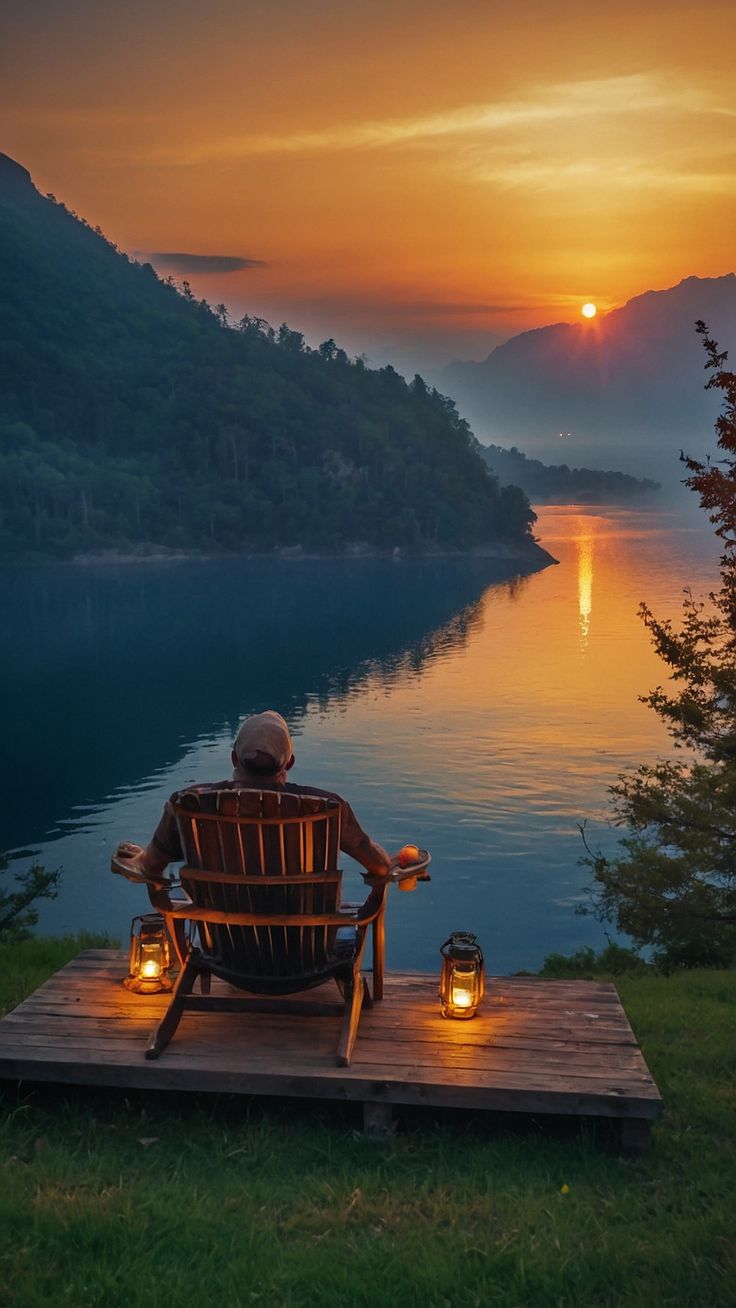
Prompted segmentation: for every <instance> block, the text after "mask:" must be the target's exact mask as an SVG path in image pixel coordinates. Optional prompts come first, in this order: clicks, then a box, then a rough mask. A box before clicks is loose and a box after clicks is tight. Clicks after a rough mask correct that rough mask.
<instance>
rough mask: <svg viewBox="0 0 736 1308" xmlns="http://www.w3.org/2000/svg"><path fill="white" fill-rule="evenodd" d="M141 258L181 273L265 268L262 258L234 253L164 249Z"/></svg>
mask: <svg viewBox="0 0 736 1308" xmlns="http://www.w3.org/2000/svg"><path fill="white" fill-rule="evenodd" d="M141 258H144V259H150V261H151V263H153V264H161V265H162V266H163V267H165V268H173V269H174V271H175V272H179V273H231V272H241V271H242V270H243V268H265V266H266V265H265V263H264V262H263V260H262V259H244V258H241V257H240V256H239V255H232V254H184V253H176V254H167V253H164V252H162V251H158V252H156V253H151V254H145V253H143V254H141Z"/></svg>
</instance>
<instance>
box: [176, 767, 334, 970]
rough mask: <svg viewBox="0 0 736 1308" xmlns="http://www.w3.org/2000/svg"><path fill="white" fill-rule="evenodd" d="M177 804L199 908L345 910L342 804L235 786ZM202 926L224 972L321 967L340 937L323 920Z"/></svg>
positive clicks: (204, 941) (206, 946)
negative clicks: (318, 922) (342, 898)
mask: <svg viewBox="0 0 736 1308" xmlns="http://www.w3.org/2000/svg"><path fill="white" fill-rule="evenodd" d="M173 804H174V812H175V815H176V820H177V825H178V828H179V833H180V837H181V842H182V849H183V851H184V856H185V859H186V863H187V867H185V868H184V869H183V870H182V886H183V888H184V889H185V890H186V892H187V894H188V895H189V896H190V898H191V899H192V901H193V903H194V904H195V905H196V907H197V908H201V909H204V910H206V909H208V908H210V909H213V910H214V911H216V912H223V911H224V912H231V913H233V912H249V913H258V914H263V915H269V914H274V915H283V914H285V913H290V914H309V913H311V914H315V915H318V914H321V913H325V914H327V913H334V912H335V911H336V909H337V908H338V906H339V902H340V890H341V874H340V872H339V869H338V866H337V863H338V857H339V847H340V804H339V801H338V800H333V799H327V798H324V797H321V796H315V795H300V794H297V793H292V792H289V791H268V790H263V791H259V790H237V789H228V790H220V791H213V790H202V791H197V790H191V791H182V792H181V793H180V794H179V795H176V796H174V800H173ZM188 871H189V872H191V873H192V875H191V876H189V877H188V876H187V872H188ZM208 873H210V874H211V875H210V876H208V875H207V874H208ZM312 877H314V880H312ZM261 879H262V880H261ZM198 929H199V932H200V944H201V947H202V949H203V950H204V951H205V952H206V953H207V954H209V955H211V956H212V957H213V958H214V959H217V961H218V962H219V963H220V964H221V965H222V967H223V968H225V969H226V970H228V971H230V972H232V973H239V974H242V975H244V976H250V977H251V978H255V977H257V978H262V979H264V980H265V979H267V978H274V979H277V978H278V979H281V980H284V979H288V978H289V977H291V976H293V977H297V976H304V975H311V974H313V973H317V972H319V971H320V969H323V968H324V967H325V966H326V964H327V962H328V960H329V957H330V955H331V952H332V950H333V949H334V941H335V934H336V931H335V927H334V926H333V927H330V926H324V925H310V926H304V927H302V926H299V927H297V926H278V925H276V924H274V925H272V926H257V927H256V926H249V927H243V926H227V925H223V924H222V923H216V922H206V921H205V922H203V923H200V924H199V928H198Z"/></svg>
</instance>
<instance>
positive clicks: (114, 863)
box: [110, 854, 173, 889]
mask: <svg viewBox="0 0 736 1308" xmlns="http://www.w3.org/2000/svg"><path fill="white" fill-rule="evenodd" d="M110 871H111V872H115V873H116V874H117V876H119V877H125V880H126V881H132V882H134V883H135V884H136V885H139V886H149V887H151V886H153V887H155V888H157V889H163V888H164V887H166V888H167V889H168V888H169V887H170V886H171V885H172V884H173V882H172V881H170V880H169V878H168V877H149V876H146V874H145V872H142V871H141V869H140V868H139V867H135V866H134V864H133V860H132V859H130V858H120V856H119V855H118V854H113V856H112V858H111V859H110Z"/></svg>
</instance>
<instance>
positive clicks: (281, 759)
mask: <svg viewBox="0 0 736 1308" xmlns="http://www.w3.org/2000/svg"><path fill="white" fill-rule="evenodd" d="M232 759H233V767H235V768H240V769H241V770H242V771H243V772H248V773H251V774H253V775H255V776H257V777H260V778H263V779H264V780H271V781H275V780H278V778H279V776H280V775H282V774H283V775H285V774H286V773H287V772H288V771H289V768H290V767H292V766H293V763H294V753H293V750H292V747H291V736H290V735H289V728H288V727H287V725H286V723H285V722H284V719H283V718H282V716H281V714H280V713H274V711H273V709H268V710H267V711H266V712H265V713H254V714H253V717H250V718H246V719H245V722H243V723H241V726H240V730H239V731H238V734H237V736H236V737H235V744H234V745H233V753H232Z"/></svg>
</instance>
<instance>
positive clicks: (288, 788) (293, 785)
mask: <svg viewBox="0 0 736 1308" xmlns="http://www.w3.org/2000/svg"><path fill="white" fill-rule="evenodd" d="M274 790H280V791H284V793H285V794H287V795H309V796H310V797H311V798H313V799H336V800H337V801H338V803H340V804H346V803H347V800H345V799H343V797H342V795H338V794H337V792H336V791H334V790H322V789H321V787H319V786H300V785H298V784H297V782H296V781H286V782H284V784H283V786H274Z"/></svg>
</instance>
